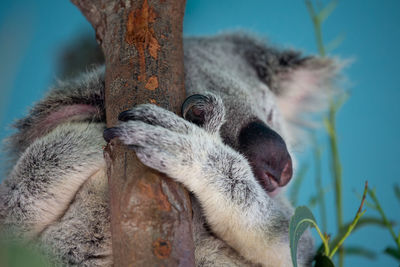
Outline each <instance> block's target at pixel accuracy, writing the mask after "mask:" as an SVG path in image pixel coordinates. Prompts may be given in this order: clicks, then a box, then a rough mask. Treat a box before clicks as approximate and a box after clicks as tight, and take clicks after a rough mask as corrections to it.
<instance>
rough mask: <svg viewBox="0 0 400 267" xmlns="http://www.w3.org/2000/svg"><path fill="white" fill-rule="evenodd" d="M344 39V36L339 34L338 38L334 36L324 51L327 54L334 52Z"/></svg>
mask: <svg viewBox="0 0 400 267" xmlns="http://www.w3.org/2000/svg"><path fill="white" fill-rule="evenodd" d="M344 39H346V37H345V35H344V34H340V35H338V36H336V38H335V39H333V40H332V41H330V42H329V43H328V44H327V45H326V48H325V50H326V51H327V52H328V53H329V52H332V51H333V50H335V49H336V48H338V47H339V46H340V45H341V44H342V43H343V41H344Z"/></svg>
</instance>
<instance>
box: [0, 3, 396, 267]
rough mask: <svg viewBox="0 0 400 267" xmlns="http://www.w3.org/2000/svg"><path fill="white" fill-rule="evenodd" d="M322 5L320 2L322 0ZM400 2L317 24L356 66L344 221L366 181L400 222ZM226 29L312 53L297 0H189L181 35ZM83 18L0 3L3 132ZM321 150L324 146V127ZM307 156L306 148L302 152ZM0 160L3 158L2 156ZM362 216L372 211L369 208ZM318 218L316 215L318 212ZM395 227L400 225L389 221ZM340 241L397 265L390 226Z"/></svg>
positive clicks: (38, 90) (347, 7)
mask: <svg viewBox="0 0 400 267" xmlns="http://www.w3.org/2000/svg"><path fill="white" fill-rule="evenodd" d="M322 2H323V3H326V2H325V1H322ZM399 13H400V1H397V0H391V1H390V0H385V1H372V0H369V1H355V0H347V1H343V2H340V3H339V5H338V7H337V9H336V10H335V11H334V13H333V14H332V15H331V17H329V18H328V20H327V21H326V23H325V24H324V25H323V31H324V39H325V40H326V42H329V41H330V40H333V39H334V38H335V37H337V36H339V35H342V34H344V35H345V40H344V41H343V42H342V43H341V44H340V46H339V47H338V48H337V49H336V50H334V51H333V52H332V54H334V55H336V56H340V57H342V58H353V59H355V61H354V63H353V64H352V65H351V66H350V67H348V68H347V69H346V70H345V71H344V73H345V75H346V76H347V77H348V79H349V81H350V86H348V88H347V89H348V90H349V92H350V95H351V96H350V99H349V100H348V101H347V102H346V104H345V105H344V106H343V108H342V109H341V111H340V112H339V114H338V135H339V149H340V153H341V160H342V164H343V177H344V178H343V183H344V188H343V195H344V206H345V210H344V218H345V220H346V221H349V220H351V219H352V218H353V217H354V214H355V211H356V210H357V208H358V205H359V199H358V198H357V196H356V194H355V191H356V192H358V193H360V192H361V191H362V189H363V184H364V181H365V180H368V181H369V184H370V185H371V186H373V187H375V188H376V190H377V195H378V198H379V199H380V201H381V204H382V205H383V207H384V210H385V211H386V213H387V215H388V216H389V217H390V218H391V219H393V220H396V221H397V222H399V221H400V209H399V202H398V201H397V200H396V198H395V197H394V193H393V188H392V187H393V184H394V183H396V182H397V183H399V174H400V171H399V167H398V166H399V164H398V158H399V157H398V154H399V151H400V142H399V137H400V127H399V115H400V105H399V101H400V75H399V74H398V71H399V69H398V64H399V59H400V52H399V51H400V50H399V48H400V30H399V26H400V25H399V22H400V16H399ZM232 29H248V30H251V31H252V32H255V33H259V34H261V35H263V36H266V37H268V39H269V40H270V42H272V43H274V44H279V45H281V46H284V47H289V48H293V47H295V48H298V49H301V50H303V51H305V52H307V53H316V52H317V49H316V45H315V40H314V32H313V27H312V24H311V20H310V18H309V15H308V13H307V9H306V7H305V4H304V2H303V1H289V0H273V1H272V0H269V1H267V0H252V1H240V0H218V1H215V0H201V1H200V0H187V9H186V15H185V22H184V33H185V34H186V35H209V34H215V33H218V32H221V31H226V30H232ZM81 32H91V27H90V25H89V24H88V23H87V22H86V20H85V19H84V17H83V16H82V15H81V13H80V12H79V11H78V10H77V8H75V7H74V6H73V5H72V4H71V3H70V2H69V1H67V0H64V1H52V0H41V1H37V0H36V1H35V0H25V1H22V0H14V1H1V2H0V55H1V57H0V97H1V98H0V138H4V137H5V136H7V135H8V134H9V133H10V132H11V130H10V129H9V128H7V125H9V124H10V123H11V122H12V121H13V120H15V119H16V118H19V117H21V116H23V115H24V114H26V111H27V110H28V107H29V106H32V103H33V102H35V101H37V100H38V99H40V98H41V97H42V96H43V94H44V92H45V91H46V90H47V88H48V87H49V86H50V85H51V84H52V83H53V81H54V79H55V78H56V64H57V58H59V57H58V56H59V53H60V51H61V50H62V47H63V45H64V44H65V43H67V42H70V40H71V39H73V37H74V36H76V35H77V34H79V33H81ZM319 136H320V140H321V141H322V146H323V150H324V154H325V155H326V154H327V152H328V145H327V142H326V137H325V135H324V134H323V130H321V134H320V135H319ZM299 154H300V157H301V158H302V159H303V161H304V162H309V163H311V161H312V158H310V156H309V153H308V152H307V150H304V151H300V153H299ZM1 157H2V159H1V161H0V163H4V162H5V159H4V156H3V155H2V156H1ZM323 164H324V168H323V173H324V177H323V179H324V184H325V185H329V184H330V182H331V177H330V172H329V166H328V158H327V156H324V158H323ZM314 192H315V189H314V180H313V176H312V172H310V173H309V175H308V176H307V178H306V179H305V181H304V183H303V185H302V187H301V193H300V194H301V199H300V204H301V203H303V204H307V202H308V199H309V198H310V196H311V195H312V194H314ZM326 197H327V198H328V200H329V208H328V213H329V223H328V229H330V230H329V231H330V232H331V233H333V234H334V233H335V228H336V227H335V220H334V218H335V217H334V209H333V207H334V206H333V205H334V204H333V189H332V187H330V191H329V192H328V193H327V195H326ZM366 209H367V215H371V216H372V215H376V212H375V211H374V210H372V209H371V208H368V207H367V208H366ZM315 213H316V215H317V218H318V212H317V210H315ZM396 230H397V231H399V230H398V227H397V228H396ZM345 244H350V245H364V246H366V247H368V248H370V249H372V250H374V251H376V252H379V253H378V254H379V255H378V258H377V259H376V260H375V261H371V260H367V259H364V258H360V257H350V256H349V257H348V258H347V259H346V266H360V265H363V266H397V265H398V263H397V264H396V262H395V261H394V260H392V259H391V258H389V257H388V256H386V255H384V254H382V253H381V251H382V250H383V249H384V248H385V247H386V246H387V245H392V246H393V245H394V242H393V240H392V239H391V237H390V235H389V233H388V231H387V230H384V229H378V228H376V227H369V228H363V229H361V230H360V231H359V232H356V233H355V234H354V235H353V236H352V237H350V238H349V239H348V240H347V241H346V243H345Z"/></svg>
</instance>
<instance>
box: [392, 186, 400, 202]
mask: <svg viewBox="0 0 400 267" xmlns="http://www.w3.org/2000/svg"><path fill="white" fill-rule="evenodd" d="M393 189H394V194H395V196H396V197H397V200H398V201H400V186H399V185H398V184H395V185H394V187H393Z"/></svg>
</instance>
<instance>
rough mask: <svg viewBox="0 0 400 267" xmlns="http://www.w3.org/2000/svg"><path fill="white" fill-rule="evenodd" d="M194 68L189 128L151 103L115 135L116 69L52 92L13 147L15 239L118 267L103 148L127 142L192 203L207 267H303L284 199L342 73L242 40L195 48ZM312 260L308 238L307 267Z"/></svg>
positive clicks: (201, 41) (189, 61)
mask: <svg viewBox="0 0 400 267" xmlns="http://www.w3.org/2000/svg"><path fill="white" fill-rule="evenodd" d="M184 65H185V87H186V93H187V95H188V96H189V97H188V98H187V99H186V100H185V102H184V103H183V104H182V114H183V118H181V117H179V116H177V115H176V114H174V113H172V112H170V111H167V110H165V109H163V108H160V107H158V106H155V105H151V104H144V105H138V106H136V107H132V109H130V110H127V111H125V112H122V113H121V114H120V115H119V118H118V119H119V121H120V123H119V124H118V125H116V126H115V127H112V128H108V129H106V126H105V111H104V67H99V68H96V69H94V70H91V71H88V72H86V73H83V74H81V75H80V76H79V77H77V78H75V79H72V80H69V81H66V82H60V83H59V84H58V85H57V86H56V87H55V88H54V89H52V90H51V91H50V92H49V93H48V95H47V96H46V97H45V98H44V99H43V100H41V101H40V102H39V103H37V104H36V105H35V106H34V107H33V108H32V109H31V111H30V112H29V114H28V115H27V116H26V117H25V118H23V119H20V120H19V121H18V122H17V123H16V124H15V127H16V129H17V132H16V133H15V134H14V135H13V136H11V137H10V138H9V139H8V141H7V143H9V148H10V155H14V162H13V168H12V169H11V171H10V172H9V174H8V177H7V178H6V179H5V180H4V181H3V182H2V184H1V185H0V224H1V225H2V226H3V227H2V229H3V231H6V232H12V233H13V234H14V235H15V238H22V239H24V240H30V241H34V243H35V244H38V246H40V247H43V248H46V251H48V253H50V254H51V255H55V256H56V257H55V262H54V264H59V263H61V264H62V265H70V266H77V265H79V266H111V265H112V264H113V258H112V251H111V232H110V214H109V206H108V193H107V190H108V188H107V177H106V171H105V160H104V158H103V151H102V147H103V146H104V145H105V144H106V142H107V141H109V140H111V139H113V138H118V139H120V140H121V141H122V142H123V143H124V144H126V145H127V146H129V147H130V148H131V149H132V151H134V152H136V155H137V157H138V158H139V160H140V161H141V162H142V163H143V164H145V165H147V166H148V167H150V168H153V169H156V170H158V171H160V172H162V173H165V174H167V175H168V176H169V177H171V178H172V179H174V180H176V181H177V182H179V183H182V184H183V185H184V186H185V187H186V188H187V189H188V190H189V191H190V192H191V200H192V209H193V238H194V242H195V261H196V266H274V267H275V266H292V263H291V257H290V248H289V236H288V226H289V221H290V217H291V216H292V214H293V208H292V207H291V205H290V203H289V202H288V201H287V199H286V198H285V196H284V193H283V191H284V188H285V186H286V185H287V184H288V183H289V181H290V180H291V178H292V176H293V172H295V171H296V161H295V158H294V155H293V151H294V150H295V148H296V146H298V144H300V143H302V141H304V138H305V136H304V135H303V134H302V129H303V128H304V127H305V125H307V124H308V123H309V116H307V114H309V113H312V112H317V111H320V110H322V109H323V108H324V107H325V106H326V104H327V102H328V99H329V97H330V95H331V93H332V88H333V83H334V81H335V79H336V77H337V74H338V71H339V69H340V66H339V63H338V62H337V61H336V60H333V59H329V58H320V57H315V56H308V57H304V56H302V54H301V53H299V52H295V51H292V50H279V49H276V48H274V47H272V46H270V45H268V44H266V43H265V42H264V41H262V40H260V39H258V38H256V37H253V36H250V35H246V34H242V33H240V34H239V33H232V34H224V35H218V36H214V37H197V38H186V39H185V40H184ZM307 118H308V119H307ZM312 258H313V240H312V238H311V236H310V234H309V233H307V232H306V233H305V234H304V235H303V237H302V238H301V239H300V242H299V249H298V262H299V265H300V266H310V265H311V261H312Z"/></svg>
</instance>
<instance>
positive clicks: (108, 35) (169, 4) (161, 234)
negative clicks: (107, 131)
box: [72, 0, 194, 266]
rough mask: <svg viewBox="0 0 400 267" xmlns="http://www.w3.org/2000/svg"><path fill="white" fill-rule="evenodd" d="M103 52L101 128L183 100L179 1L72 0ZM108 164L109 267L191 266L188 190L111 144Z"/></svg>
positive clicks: (182, 1) (182, 4)
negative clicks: (128, 114) (132, 111)
mask: <svg viewBox="0 0 400 267" xmlns="http://www.w3.org/2000/svg"><path fill="white" fill-rule="evenodd" d="M72 2H73V3H74V4H75V5H76V6H78V7H79V8H80V10H81V11H82V13H83V14H84V15H85V16H86V18H87V19H88V20H89V21H90V22H91V24H92V25H93V27H94V28H95V30H96V37H97V40H98V42H99V43H100V44H101V47H102V49H103V52H104V55H105V62H106V76H105V88H106V89H105V103H106V117H107V126H108V127H111V126H114V125H116V124H117V117H118V114H119V113H120V112H121V111H123V110H126V109H129V108H131V107H133V106H134V105H136V104H140V103H149V102H150V103H153V104H157V105H159V106H161V107H163V108H166V109H169V110H172V111H175V112H179V108H180V105H181V103H182V102H183V100H184V98H185V93H184V76H183V49H182V22H183V15H184V8H185V0H170V1H165V0H137V1H134V0H125V1H122V0H121V1H115V0H72ZM105 157H106V161H107V165H108V166H107V167H108V177H109V190H110V208H111V231H112V246H113V256H114V266H178V265H179V266H194V246H193V240H192V230H191V219H192V214H191V212H192V210H191V205H190V199H189V195H188V193H187V191H186V190H185V189H184V188H183V187H182V186H181V185H179V184H176V183H175V182H173V181H172V180H171V179H169V178H167V177H165V176H164V175H163V174H160V173H158V172H156V171H154V170H151V169H149V168H147V167H145V166H143V165H142V164H141V163H140V162H139V161H138V160H137V158H136V157H135V155H134V152H132V150H129V149H127V148H126V147H125V146H123V145H121V144H120V143H119V142H118V141H117V140H112V141H111V142H110V144H109V145H108V146H107V148H106V149H105Z"/></svg>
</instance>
